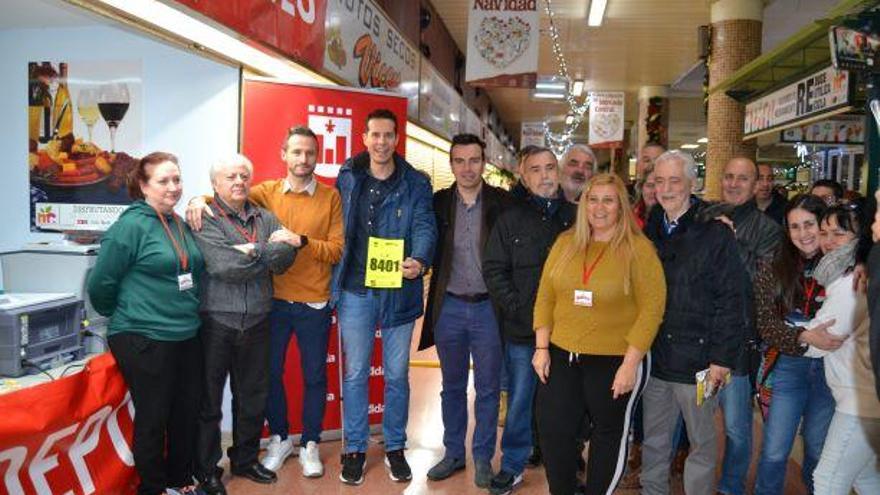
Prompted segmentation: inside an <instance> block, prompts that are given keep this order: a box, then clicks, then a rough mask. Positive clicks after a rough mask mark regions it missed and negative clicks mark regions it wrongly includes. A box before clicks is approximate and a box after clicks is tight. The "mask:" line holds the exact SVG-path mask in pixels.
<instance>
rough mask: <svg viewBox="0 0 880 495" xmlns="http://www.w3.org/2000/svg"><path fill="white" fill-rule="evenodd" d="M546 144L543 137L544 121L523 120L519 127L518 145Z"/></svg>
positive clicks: (543, 145) (542, 146) (522, 146)
mask: <svg viewBox="0 0 880 495" xmlns="http://www.w3.org/2000/svg"><path fill="white" fill-rule="evenodd" d="M526 146H540V147H541V148H544V147H545V146H546V144H545V139H544V122H523V123H522V129H520V136H519V147H520V149H522V148H525V147H526Z"/></svg>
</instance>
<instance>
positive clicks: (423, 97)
mask: <svg viewBox="0 0 880 495" xmlns="http://www.w3.org/2000/svg"><path fill="white" fill-rule="evenodd" d="M461 108H462V104H461V97H460V96H459V95H458V92H457V91H456V90H455V88H453V87H452V85H451V84H449V83H447V82H446V81H445V80H444V79H443V77H442V76H441V75H440V73H439V72H437V70H435V69H434V68H433V67H431V65H430V64H422V79H421V85H420V88H419V122H421V123H422V125H423V126H425V127H427V128H428V129H430V130H432V131H434V132H435V133H437V134H438V135H440V136H443V137H445V138H447V139H452V136H454V135H456V134H458V133H459V132H460V131H459V129H460V128H461Z"/></svg>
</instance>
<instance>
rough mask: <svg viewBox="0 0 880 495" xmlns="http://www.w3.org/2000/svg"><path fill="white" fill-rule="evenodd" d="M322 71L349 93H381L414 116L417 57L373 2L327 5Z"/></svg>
mask: <svg viewBox="0 0 880 495" xmlns="http://www.w3.org/2000/svg"><path fill="white" fill-rule="evenodd" d="M324 38H325V45H326V47H325V51H324V72H326V73H329V74H333V75H335V76H336V77H339V78H341V79H342V80H344V81H346V82H348V83H349V84H350V85H351V86H353V87H355V88H365V89H381V90H385V91H390V92H393V93H397V94H400V95H403V96H405V97H406V98H407V101H408V104H407V115H409V116H410V117H412V118H413V119H416V118H418V115H419V58H420V54H419V52H418V51H417V50H416V49H415V48H414V47H413V46H412V45H410V44H409V42H408V41H406V40H405V39H404V37H403V34H401V33H400V32H399V31H398V30H397V28H396V27H395V26H394V23H392V22H391V19H389V18H388V16H386V15H385V13H384V12H383V11H382V9H381V8H380V7H379V6H378V5H377V4H376V2H374V1H373V0H359V1H356V2H352V1H340V0H331V1H330V2H329V3H328V4H327V20H326V22H325V24H324Z"/></svg>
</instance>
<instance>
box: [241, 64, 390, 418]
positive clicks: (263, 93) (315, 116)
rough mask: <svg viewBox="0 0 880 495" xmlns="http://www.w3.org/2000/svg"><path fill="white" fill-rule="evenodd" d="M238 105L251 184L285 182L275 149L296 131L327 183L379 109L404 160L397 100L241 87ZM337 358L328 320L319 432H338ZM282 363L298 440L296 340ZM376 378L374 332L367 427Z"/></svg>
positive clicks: (380, 406) (380, 381) (278, 86)
mask: <svg viewBox="0 0 880 495" xmlns="http://www.w3.org/2000/svg"><path fill="white" fill-rule="evenodd" d="M242 98H243V101H244V103H243V111H242V120H241V122H242V124H241V125H242V130H241V136H242V139H241V152H242V153H243V154H244V155H246V156H247V157H248V158H250V159H251V161H252V162H253V163H254V182H255V183H256V182H260V181H262V180H266V179H277V178H279V177H284V176H285V175H287V170H286V165H285V164H284V162H283V161H282V160H281V146H282V144H283V142H284V138H285V137H286V136H287V130H288V129H289V128H290V127H293V126H296V125H307V126H308V127H309V128H310V129H311V130H312V131H314V132H315V134H317V135H318V167H317V169H316V173H317V175H318V176H319V177H321V178H322V182H325V183H328V184H332V183H334V182H335V180H336V176H337V174H338V173H339V167H340V166H341V165H342V164H343V163H344V162H345V160H347V159H348V158H349V157H350V156H352V155H355V154H357V153H360V152H361V151H363V150H364V149H365V147H364V143H363V138H362V135H363V133H364V131H365V130H366V118H367V115H368V114H369V113H370V112H372V111H373V110H376V109H378V108H386V109H388V110H391V111H392V112H394V114H395V115H396V116H397V125H398V128H399V129H398V130H399V132H398V135H399V136H400V139H399V140H398V143H397V153H399V154H400V155H404V154H405V150H406V105H407V100H406V98H403V97H401V96H396V95H392V94H388V93H380V92H377V91H366V90H358V89H351V88H344V87H326V86H309V85H301V84H287V83H280V82H273V81H265V80H253V79H246V80H245V81H244V83H243V86H242ZM267 116H269V118H267ZM341 355H342V353H341V351H340V349H339V339H338V327H337V325H336V317H335V316H334V317H333V325H332V327H331V334H330V349H329V350H328V352H327V377H328V388H327V410H326V412H325V414H324V429H325V430H334V429H339V428H340V427H341V426H342V424H341V421H342V417H341V415H340V402H339V398H340V386H341V383H340V380H339V378H338V376H339V375H338V373H339V366H340V364H341V363H342V359H341ZM286 362H287V363H288V365H287V367H286V370H285V389H286V391H287V404H288V411H287V414H288V421H289V423H290V430H291V433H299V432H301V431H302V392H303V391H302V372H301V370H300V367H299V366H296V365H291V363H299V349H298V348H297V346H296V339H293V340H291V342H290V346H289V347H288V352H287V360H286ZM383 377H384V370H383V367H382V341H381V337H380V336H379V332H378V331H377V332H376V341H375V345H374V348H373V357H372V362H371V366H370V390H369V402H370V406H369V412H370V416H369V418H370V419H369V422H370V424H378V423H381V421H382V412H383V411H384V410H385V404H384V400H383V390H384V383H385V382H384V378H383Z"/></svg>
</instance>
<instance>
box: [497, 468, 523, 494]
mask: <svg viewBox="0 0 880 495" xmlns="http://www.w3.org/2000/svg"><path fill="white" fill-rule="evenodd" d="M522 479H523V477H522V473H519V474H513V473H511V472H510V471H504V470H503V469H502V470H501V472H499V473H498V474H496V475H495V477H494V478H492V482H491V483H489V493H491V494H492V495H507V494H508V493H510V492H512V491H513V487H515V486H516V485H518V484H520V483H522Z"/></svg>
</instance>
